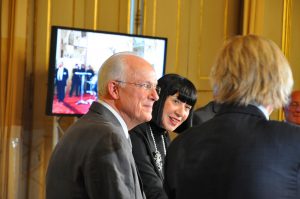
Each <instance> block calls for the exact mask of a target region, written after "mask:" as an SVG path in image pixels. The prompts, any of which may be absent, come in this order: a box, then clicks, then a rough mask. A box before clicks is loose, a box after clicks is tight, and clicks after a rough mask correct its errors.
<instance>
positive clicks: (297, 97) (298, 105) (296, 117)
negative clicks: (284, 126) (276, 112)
mask: <svg viewBox="0 0 300 199" xmlns="http://www.w3.org/2000/svg"><path fill="white" fill-rule="evenodd" d="M283 110H284V116H285V120H286V121H287V122H289V123H292V124H296V125H300V90H296V91H293V92H292V94H291V96H290V101H289V103H288V105H286V106H285V107H284V109H283Z"/></svg>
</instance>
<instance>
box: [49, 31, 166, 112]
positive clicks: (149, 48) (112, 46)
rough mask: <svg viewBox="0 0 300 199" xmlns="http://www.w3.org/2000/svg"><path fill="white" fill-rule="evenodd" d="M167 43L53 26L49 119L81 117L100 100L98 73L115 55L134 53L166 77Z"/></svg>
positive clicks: (127, 35)
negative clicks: (50, 116) (50, 117)
mask: <svg viewBox="0 0 300 199" xmlns="http://www.w3.org/2000/svg"><path fill="white" fill-rule="evenodd" d="M166 50H167V39H166V38H163V37H150V36H143V35H132V34H123V33H115V32H104V31H94V30H87V29H76V28H67V27H59V26H53V27H52V32H51V46H50V58H49V74H48V95H47V107H46V114H47V115H57V116H59V115H60V116H63V115H68V116H72V115H73V116H81V115H83V114H85V113H86V112H87V111H88V109H89V107H90V105H91V103H92V102H93V101H95V100H97V84H98V75H97V74H98V71H99V69H100V67H101V65H102V64H103V62H104V61H105V60H106V59H107V58H108V57H110V56H111V55H113V54H115V53H118V52H123V51H131V52H134V53H135V54H137V55H139V56H141V57H143V58H144V59H146V60H147V61H148V62H149V63H151V64H152V66H153V67H154V69H155V71H156V74H157V78H160V77H161V76H162V75H164V72H165V62H166Z"/></svg>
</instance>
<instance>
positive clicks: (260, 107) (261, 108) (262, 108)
mask: <svg viewBox="0 0 300 199" xmlns="http://www.w3.org/2000/svg"><path fill="white" fill-rule="evenodd" d="M250 104H251V105H253V106H255V107H257V108H258V109H259V110H260V111H261V112H262V113H263V114H264V116H265V117H266V119H267V120H269V119H270V115H269V112H268V111H267V109H266V108H265V107H264V106H263V105H259V104H257V103H250Z"/></svg>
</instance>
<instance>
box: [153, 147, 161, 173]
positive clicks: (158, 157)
mask: <svg viewBox="0 0 300 199" xmlns="http://www.w3.org/2000/svg"><path fill="white" fill-rule="evenodd" d="M153 156H154V161H155V164H156V166H157V168H158V170H159V171H162V168H163V164H162V158H161V154H160V152H159V151H155V152H153Z"/></svg>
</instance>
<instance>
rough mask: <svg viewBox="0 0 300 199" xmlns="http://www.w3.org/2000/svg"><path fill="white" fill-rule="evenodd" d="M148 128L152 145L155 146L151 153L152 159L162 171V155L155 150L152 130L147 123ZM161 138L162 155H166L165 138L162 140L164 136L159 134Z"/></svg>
mask: <svg viewBox="0 0 300 199" xmlns="http://www.w3.org/2000/svg"><path fill="white" fill-rule="evenodd" d="M149 128H150V133H151V137H152V140H153V143H154V147H155V152H154V154H153V156H154V161H155V164H156V166H157V168H158V170H159V171H162V169H163V161H162V157H161V154H160V152H159V151H158V150H157V145H156V142H155V138H154V135H153V132H152V129H151V126H150V125H149ZM161 140H162V144H163V149H164V155H165V156H166V154H167V149H166V144H165V140H164V136H163V135H161Z"/></svg>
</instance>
